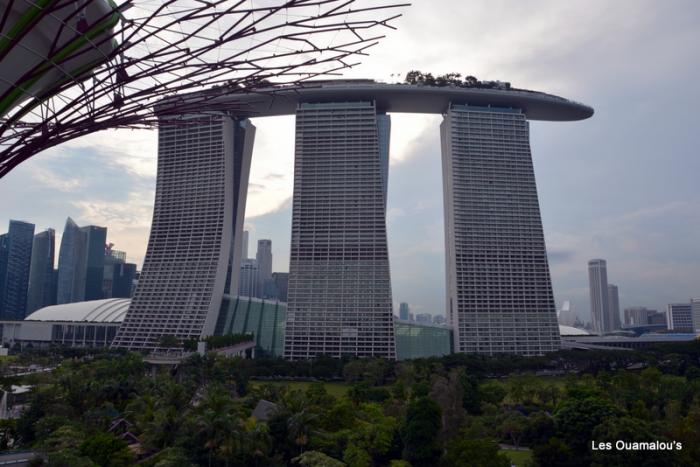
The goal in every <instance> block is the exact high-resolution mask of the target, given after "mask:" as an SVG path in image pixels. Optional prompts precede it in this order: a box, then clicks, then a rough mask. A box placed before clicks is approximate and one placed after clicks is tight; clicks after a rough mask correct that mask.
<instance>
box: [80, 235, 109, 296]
mask: <svg viewBox="0 0 700 467" xmlns="http://www.w3.org/2000/svg"><path fill="white" fill-rule="evenodd" d="M81 230H82V231H83V232H84V234H85V237H84V238H85V242H86V245H85V256H84V261H85V263H84V266H82V267H84V268H85V297H84V300H100V299H102V298H104V296H103V293H102V285H103V284H102V281H103V279H104V267H105V245H106V243H107V228H106V227H97V226H95V225H88V226H86V227H82V228H81Z"/></svg>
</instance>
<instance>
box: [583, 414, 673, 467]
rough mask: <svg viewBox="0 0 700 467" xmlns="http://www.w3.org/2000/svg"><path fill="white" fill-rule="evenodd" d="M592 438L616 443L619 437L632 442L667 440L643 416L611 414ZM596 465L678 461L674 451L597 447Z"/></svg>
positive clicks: (655, 466) (659, 465) (663, 465)
mask: <svg viewBox="0 0 700 467" xmlns="http://www.w3.org/2000/svg"><path fill="white" fill-rule="evenodd" d="M592 439H594V440H598V441H609V442H612V443H615V442H616V441H617V440H620V441H629V442H635V441H636V442H643V441H666V439H665V438H664V437H663V436H659V435H658V434H654V433H652V430H651V426H650V425H649V424H648V423H647V422H644V421H642V420H637V419H634V418H631V417H620V418H611V419H607V420H605V421H603V422H602V423H601V424H600V425H598V426H597V427H596V428H595V429H594V430H593V437H592ZM591 465H592V466H594V467H603V466H608V465H614V466H616V467H632V466H639V465H643V466H645V467H667V466H668V467H670V466H674V465H678V464H677V463H676V455H675V452H674V451H654V450H638V451H636V450H618V449H611V450H597V451H593V455H592V463H591Z"/></svg>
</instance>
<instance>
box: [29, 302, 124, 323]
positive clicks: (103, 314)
mask: <svg viewBox="0 0 700 467" xmlns="http://www.w3.org/2000/svg"><path fill="white" fill-rule="evenodd" d="M130 303H131V299H129V298H107V299H105V300H91V301H89V302H77V303H66V304H63V305H52V306H47V307H44V308H41V309H39V310H36V311H35V312H34V313H32V314H31V315H29V316H27V317H26V318H24V320H25V321H75V322H81V321H82V322H90V323H121V322H122V321H124V316H125V315H126V310H127V309H129V304H130Z"/></svg>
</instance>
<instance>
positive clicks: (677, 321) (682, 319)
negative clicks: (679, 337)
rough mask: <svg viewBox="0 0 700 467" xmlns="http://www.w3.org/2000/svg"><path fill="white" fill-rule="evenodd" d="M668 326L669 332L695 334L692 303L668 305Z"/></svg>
mask: <svg viewBox="0 0 700 467" xmlns="http://www.w3.org/2000/svg"><path fill="white" fill-rule="evenodd" d="M666 319H667V322H666V326H667V328H668V330H669V331H676V332H693V310H692V305H691V304H690V303H669V304H668V305H666Z"/></svg>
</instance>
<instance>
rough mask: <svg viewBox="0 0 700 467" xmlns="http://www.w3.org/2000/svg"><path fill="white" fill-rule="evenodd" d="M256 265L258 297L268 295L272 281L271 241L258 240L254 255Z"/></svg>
mask: <svg viewBox="0 0 700 467" xmlns="http://www.w3.org/2000/svg"><path fill="white" fill-rule="evenodd" d="M255 260H256V261H257V263H258V287H257V289H258V295H257V296H258V297H261V298H265V297H266V296H267V295H268V292H269V290H268V289H269V288H270V282H271V280H272V240H258V251H257V253H256V254H255Z"/></svg>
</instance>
